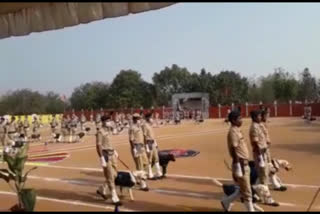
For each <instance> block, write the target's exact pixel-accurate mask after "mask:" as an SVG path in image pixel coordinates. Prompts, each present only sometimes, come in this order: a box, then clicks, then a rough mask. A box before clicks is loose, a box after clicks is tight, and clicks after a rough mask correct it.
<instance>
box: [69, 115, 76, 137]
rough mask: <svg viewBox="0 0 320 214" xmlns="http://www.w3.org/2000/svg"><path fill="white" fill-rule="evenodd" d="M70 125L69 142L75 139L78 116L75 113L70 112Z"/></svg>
mask: <svg viewBox="0 0 320 214" xmlns="http://www.w3.org/2000/svg"><path fill="white" fill-rule="evenodd" d="M69 126H70V139H69V142H70V143H71V142H76V141H77V136H76V133H77V128H78V117H77V115H76V114H75V113H73V114H72V117H71V121H70V123H69Z"/></svg>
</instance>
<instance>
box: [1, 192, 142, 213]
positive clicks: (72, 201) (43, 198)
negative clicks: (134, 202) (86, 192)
mask: <svg viewBox="0 0 320 214" xmlns="http://www.w3.org/2000/svg"><path fill="white" fill-rule="evenodd" d="M0 194H4V195H16V193H14V192H6V191H0ZM37 200H45V201H53V202H57V203H63V204H71V205H78V206H85V207H94V208H101V209H105V210H114V207H112V206H108V205H98V204H93V203H87V202H83V201H75V200H65V199H64V200H61V199H56V198H48V197H42V196H37ZM119 210H120V211H126V212H137V211H135V210H130V209H126V208H122V207H120V208H119Z"/></svg>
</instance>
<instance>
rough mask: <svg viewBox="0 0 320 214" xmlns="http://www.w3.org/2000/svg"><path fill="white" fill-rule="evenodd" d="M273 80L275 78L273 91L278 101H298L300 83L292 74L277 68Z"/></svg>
mask: <svg viewBox="0 0 320 214" xmlns="http://www.w3.org/2000/svg"><path fill="white" fill-rule="evenodd" d="M271 78H273V91H274V96H275V99H276V100H278V101H280V102H288V101H289V100H294V99H296V97H297V93H298V82H297V80H296V79H295V78H294V76H293V75H292V74H290V73H289V72H285V70H284V69H282V68H277V69H275V72H274V73H273V76H272V77H271Z"/></svg>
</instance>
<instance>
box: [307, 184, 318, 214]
mask: <svg viewBox="0 0 320 214" xmlns="http://www.w3.org/2000/svg"><path fill="white" fill-rule="evenodd" d="M319 192H320V188H319V189H318V191H317V192H316V194H315V195H314V197H313V199H312V201H311V204H310V206H309V207H308V210H307V212H310V209H311V207H312V205H313V203H314V202H315V200H316V198H317V196H318V194H319Z"/></svg>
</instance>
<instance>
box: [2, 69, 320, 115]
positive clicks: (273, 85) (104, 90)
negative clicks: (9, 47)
mask: <svg viewBox="0 0 320 214" xmlns="http://www.w3.org/2000/svg"><path fill="white" fill-rule="evenodd" d="M188 92H205V93H208V94H209V96H210V104H211V105H213V106H216V105H218V104H221V105H231V103H234V104H241V103H245V102H249V103H259V102H263V103H271V102H273V101H274V100H277V101H278V103H287V102H289V101H290V100H292V101H295V100H297V101H302V102H304V101H305V100H308V101H319V97H320V80H317V78H316V77H315V76H313V75H312V74H311V72H310V71H309V69H308V68H305V69H304V70H303V71H301V72H300V73H299V76H298V77H296V76H295V75H293V74H292V73H290V72H287V71H285V70H284V69H283V68H276V69H275V70H274V72H273V73H272V74H270V75H267V76H261V77H259V78H257V79H254V80H252V79H251V80H250V79H249V78H247V77H245V76H243V75H241V74H240V73H237V72H235V71H229V70H225V71H221V72H220V73H218V74H212V73H210V72H207V71H206V70H205V69H201V71H200V72H199V73H195V72H193V73H192V72H190V71H189V70H188V69H187V68H184V67H180V66H178V65H175V64H174V65H172V66H171V67H165V68H164V69H163V70H161V71H160V72H157V73H155V74H154V75H153V78H152V83H149V82H147V81H145V80H144V79H143V78H142V76H141V74H140V73H139V72H138V71H135V70H121V71H120V72H119V73H118V74H117V75H116V77H115V78H114V79H113V80H112V82H108V81H106V82H99V81H95V82H88V83H85V84H81V85H80V86H78V87H76V88H75V89H74V90H73V93H72V95H71V96H70V98H69V99H68V100H62V99H61V97H60V96H59V95H58V94H57V93H54V92H49V93H47V94H41V93H39V92H37V91H32V90H29V89H22V90H16V91H13V92H8V93H7V94H5V95H4V96H2V97H1V99H0V114H4V113H10V114H30V113H39V114H40V113H41V114H44V113H62V112H63V111H64V110H70V109H75V110H76V111H77V110H81V109H94V110H96V109H100V108H105V109H126V108H127V109H128V108H140V107H144V108H151V107H152V106H153V107H159V106H163V105H164V106H168V105H170V104H171V96H172V95H173V94H175V93H188Z"/></svg>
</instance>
